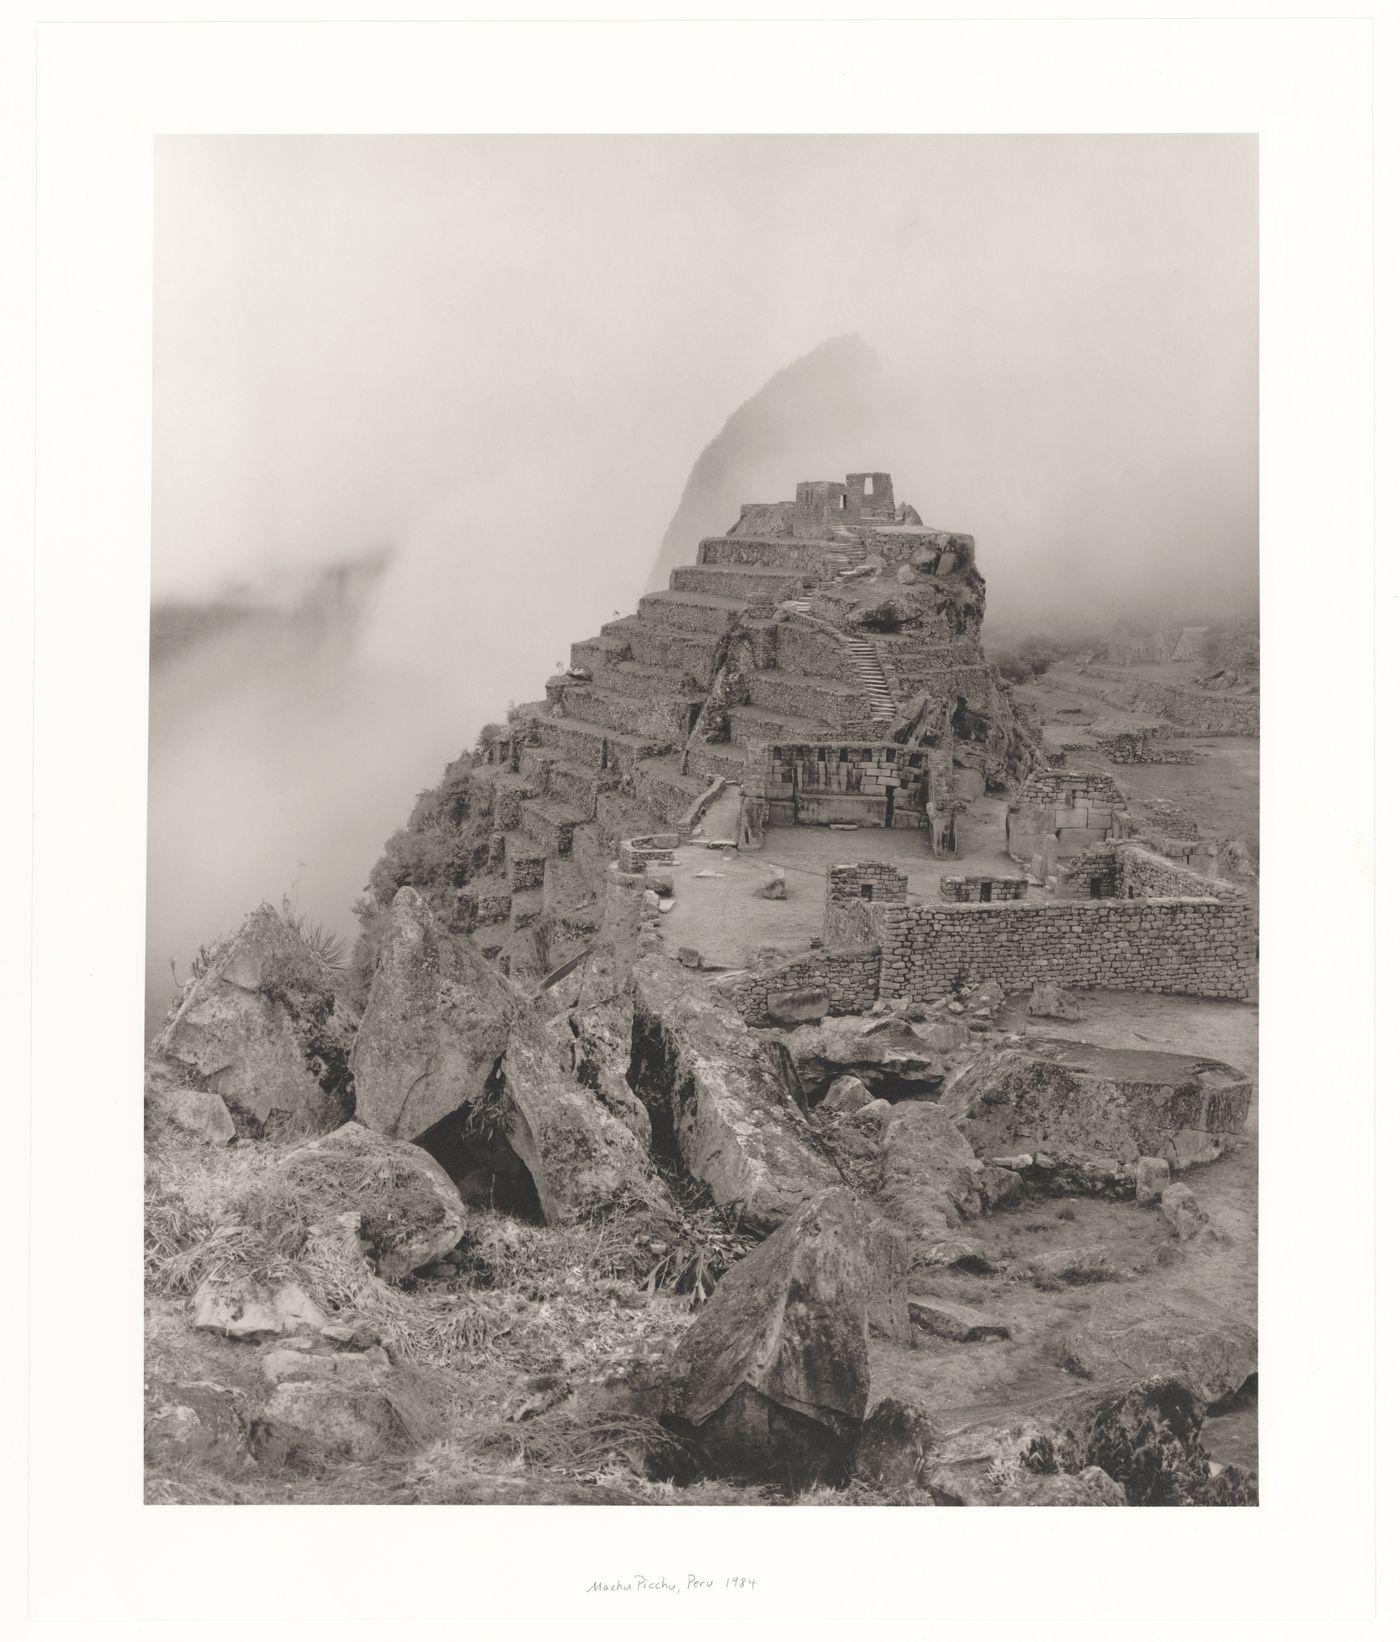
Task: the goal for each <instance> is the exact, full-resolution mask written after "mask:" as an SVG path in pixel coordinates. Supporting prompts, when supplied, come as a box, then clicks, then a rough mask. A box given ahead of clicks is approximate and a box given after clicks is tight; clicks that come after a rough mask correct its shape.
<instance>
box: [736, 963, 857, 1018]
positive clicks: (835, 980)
mask: <svg viewBox="0 0 1400 1642" xmlns="http://www.w3.org/2000/svg"><path fill="white" fill-rule="evenodd" d="M723 990H724V993H725V995H726V996H727V997H728V998H729V999H730V1001H731V1002H732V1003H733V1005H734V1007H735V1008H736V1009H737V1010H738V1011H739V1013H740V1015H742V1016H743V1018H744V1020H745V1021H746V1022H747V1023H748V1024H749V1025H750V1026H762V1025H764V1024H765V1023H766V1022H768V1021H769V1020H771V1018H772V1014H773V1011H774V1010H778V1011H781V1010H782V1008H783V1007H784V1005H785V1004H786V1003H788V1002H789V1001H790V1000H792V999H793V998H795V996H796V995H798V994H802V995H804V996H805V997H807V998H809V999H810V1013H811V1015H812V1017H813V1018H814V1019H815V1018H819V1017H820V1016H822V1015H860V1014H864V1012H865V1011H866V1010H867V1009H869V1008H870V1007H871V1005H872V1004H874V1003H875V1001H876V999H877V998H878V997H879V995H880V949H879V947H877V946H865V947H845V948H843V949H842V950H841V951H839V952H828V951H825V950H823V951H814V952H811V953H805V954H804V955H803V956H802V957H800V958H794V959H793V960H792V961H791V962H790V963H786V964H782V965H780V966H779V967H777V968H775V969H771V970H765V971H764V972H763V973H761V974H758V973H755V972H753V971H751V970H743V971H741V972H740V973H739V974H737V975H729V976H726V977H725V980H724V983H723Z"/></svg>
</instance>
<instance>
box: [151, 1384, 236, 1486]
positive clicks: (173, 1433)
mask: <svg viewBox="0 0 1400 1642" xmlns="http://www.w3.org/2000/svg"><path fill="white" fill-rule="evenodd" d="M249 1426H250V1420H249V1409H248V1399H247V1397H246V1396H245V1395H244V1394H243V1393H242V1392H241V1391H239V1390H237V1389H236V1388H235V1387H233V1386H227V1385H220V1384H218V1383H217V1382H216V1381H214V1380H184V1381H172V1380H155V1381H151V1382H149V1383H148V1384H147V1386H146V1428H145V1449H146V1459H147V1460H148V1461H149V1462H150V1463H152V1464H160V1463H162V1462H172V1461H173V1462H176V1463H179V1462H187V1461H190V1460H198V1461H200V1462H201V1463H203V1464H206V1465H209V1464H213V1465H215V1466H216V1467H220V1468H227V1469H238V1468H239V1467H240V1466H241V1465H243V1464H245V1463H246V1461H247V1458H248V1439H249Z"/></svg>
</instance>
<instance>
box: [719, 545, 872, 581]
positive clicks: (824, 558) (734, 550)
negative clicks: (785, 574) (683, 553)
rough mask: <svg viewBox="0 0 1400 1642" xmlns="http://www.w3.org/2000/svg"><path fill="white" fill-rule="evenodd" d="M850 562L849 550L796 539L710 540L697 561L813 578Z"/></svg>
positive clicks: (839, 546) (832, 572)
mask: <svg viewBox="0 0 1400 1642" xmlns="http://www.w3.org/2000/svg"><path fill="white" fill-rule="evenodd" d="M849 562H851V555H850V550H849V549H848V548H846V547H844V546H842V545H840V544H838V543H836V542H807V541H800V540H798V539H797V538H796V537H793V536H707V537H706V538H705V539H704V541H702V542H701V543H700V552H699V554H698V556H697V558H696V563H697V564H711V565H744V564H748V565H761V566H763V567H765V568H768V569H772V570H798V571H802V572H804V573H805V574H808V575H812V576H821V575H834V574H835V573H836V571H837V570H838V569H840V568H841V567H842V566H844V565H846V564H848V563H849Z"/></svg>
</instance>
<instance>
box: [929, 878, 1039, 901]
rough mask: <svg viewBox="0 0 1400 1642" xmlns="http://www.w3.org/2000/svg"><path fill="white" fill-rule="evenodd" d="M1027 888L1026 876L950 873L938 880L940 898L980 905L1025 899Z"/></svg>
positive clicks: (941, 899)
mask: <svg viewBox="0 0 1400 1642" xmlns="http://www.w3.org/2000/svg"><path fill="white" fill-rule="evenodd" d="M1026 888H1027V884H1026V880H1025V879H1024V878H999V877H991V876H987V877H981V878H958V877H954V876H951V875H950V876H948V877H946V878H940V879H939V880H938V899H939V900H940V901H949V902H959V903H961V902H973V903H977V904H979V905H981V904H985V903H988V902H994V901H1024V900H1025V898H1026Z"/></svg>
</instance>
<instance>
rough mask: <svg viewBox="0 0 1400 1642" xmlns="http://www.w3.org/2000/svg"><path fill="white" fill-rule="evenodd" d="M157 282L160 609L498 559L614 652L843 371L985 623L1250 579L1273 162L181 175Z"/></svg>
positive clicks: (1115, 145) (983, 160) (878, 163)
mask: <svg viewBox="0 0 1400 1642" xmlns="http://www.w3.org/2000/svg"><path fill="white" fill-rule="evenodd" d="M156 260H157V289H156V316H157V355H156V397H155V403H156V471H155V503H156V506H155V554H154V574H155V588H156V594H157V597H160V596H162V595H167V594H172V593H181V594H186V593H190V592H197V591H204V590H208V589H209V588H211V587H214V586H217V585H218V584H219V583H220V582H221V581H223V580H225V579H227V578H229V577H236V576H241V575H252V576H258V577H261V576H262V575H263V574H265V573H266V572H268V571H281V570H285V569H286V568H287V567H289V566H294V565H302V564H306V563H314V562H321V561H327V560H334V559H339V558H341V557H343V556H345V555H346V554H347V553H354V552H356V551H357V550H361V549H364V548H369V547H375V546H379V545H383V544H386V543H398V544H400V545H402V544H405V543H412V544H414V546H415V548H416V551H417V552H418V553H420V554H422V553H425V552H426V553H428V555H429V557H430V558H432V557H433V556H434V554H436V555H438V556H440V557H446V558H447V559H448V560H450V561H451V562H452V563H454V564H455V563H456V562H459V561H460V560H461V559H463V558H465V559H467V560H469V561H471V562H472V564H473V565H477V566H484V565H486V564H487V563H488V562H489V563H490V564H491V565H492V566H493V567H495V568H497V569H499V570H500V571H505V570H506V569H507V564H506V562H505V561H504V560H502V559H501V558H500V550H501V548H502V546H503V542H504V540H505V539H506V538H508V540H509V547H510V559H509V571H510V573H511V574H512V575H516V576H519V575H524V576H527V577H532V578H536V579H535V580H534V584H533V586H532V588H531V594H532V598H534V599H539V598H540V597H541V594H542V592H544V591H548V592H552V594H553V595H554V596H555V597H557V598H558V599H559V600H560V602H561V604H562V605H563V607H564V608H566V609H568V610H569V611H570V612H571V615H573V617H574V619H575V622H576V620H577V616H578V614H581V613H582V611H581V610H580V606H579V604H578V602H577V601H578V600H580V599H584V600H585V601H587V603H586V608H587V609H588V612H589V614H591V613H592V609H593V607H594V606H599V607H601V605H603V604H607V606H608V609H607V612H605V613H610V611H611V608H612V604H614V603H616V602H617V600H618V599H620V598H622V597H623V596H624V595H630V590H631V585H632V581H633V580H634V579H635V576H636V574H637V567H638V566H641V567H642V568H643V569H644V568H645V566H646V565H647V564H648V563H649V560H650V557H651V555H652V554H653V553H654V551H655V548H656V543H657V541H658V540H659V537H660V535H661V532H662V531H663V530H664V528H665V525H666V522H667V520H668V519H669V517H670V515H671V512H672V511H673V510H674V508H675V505H676V502H677V499H678V498H679V495H680V492H681V489H682V487H683V485H684V482H685V478H686V475H687V473H688V471H689V469H690V466H691V464H692V462H693V461H694V460H695V458H696V456H697V455H698V454H699V451H700V449H701V448H702V446H703V445H704V443H705V442H706V440H708V439H709V438H710V437H711V436H712V435H713V434H714V433H715V432H716V431H717V429H718V428H719V426H720V425H721V424H722V422H723V420H724V418H725V417H726V416H727V415H728V414H729V413H730V412H731V411H732V410H733V409H734V408H735V407H736V405H737V404H739V403H740V402H741V401H742V400H743V399H744V398H746V397H747V396H748V395H749V394H751V393H752V392H754V391H755V390H756V389H757V388H758V387H760V386H761V385H762V383H763V382H764V381H765V380H766V379H767V378H768V377H769V376H770V375H771V374H772V373H773V372H774V371H776V370H778V369H779V368H781V367H782V366H784V365H786V364H788V363H789V362H790V361H792V360H793V359H795V358H796V357H798V356H799V355H801V354H803V353H806V352H807V351H808V350H809V349H811V348H812V347H813V346H815V345H816V344H818V343H820V342H821V341H823V340H824V339H826V338H827V337H830V336H833V335H837V334H840V333H843V332H858V333H859V334H860V335H862V336H863V337H864V338H865V339H866V340H867V341H868V342H869V343H870V344H871V345H872V346H873V347H874V348H875V349H876V351H877V352H878V353H879V354H880V356H881V358H882V359H883V361H884V363H885V366H886V369H887V370H889V371H890V372H891V373H892V374H893V375H894V376H896V377H898V378H900V379H901V380H902V381H903V380H905V379H907V384H909V385H912V387H913V388H914V389H915V390H916V391H917V392H918V393H920V394H921V395H922V399H921V401H920V411H919V413H918V414H916V415H913V416H902V418H901V428H900V431H901V433H902V434H903V435H904V436H905V437H904V450H903V452H902V453H901V454H902V455H903V459H904V462H905V466H904V467H903V468H899V469H895V479H896V487H897V489H898V490H899V493H900V495H901V496H902V497H904V498H905V499H907V500H909V501H912V502H913V503H914V504H915V506H917V507H918V508H920V509H921V511H922V512H923V515H924V517H925V519H926V520H928V521H930V522H937V523H939V524H943V525H946V526H948V527H950V528H955V529H963V530H967V531H970V532H971V533H972V534H974V535H975V536H976V537H977V538H978V543H979V550H980V553H981V562H982V564H983V567H984V569H986V571H987V573H988V576H989V580H993V587H994V586H995V582H994V579H993V578H994V576H995V572H996V570H997V568H998V567H1004V568H1005V570H1006V572H1007V573H1008V574H1014V575H1018V576H1019V575H1021V574H1023V573H1026V574H1030V575H1031V576H1032V577H1033V578H1035V577H1038V576H1039V575H1040V574H1042V573H1043V572H1044V571H1046V570H1047V568H1048V567H1049V566H1050V565H1052V564H1054V563H1055V562H1056V561H1061V560H1062V559H1063V556H1064V555H1065V554H1066V553H1067V552H1068V553H1073V554H1074V555H1076V556H1078V557H1079V558H1080V559H1083V560H1088V561H1093V562H1094V563H1095V564H1096V565H1098V564H1100V563H1101V564H1102V565H1103V566H1104V568H1106V569H1107V570H1108V571H1109V573H1110V574H1111V575H1113V576H1114V577H1117V576H1118V575H1119V573H1120V568H1121V567H1123V566H1125V565H1126V566H1129V567H1132V566H1135V565H1141V566H1143V567H1151V566H1153V565H1155V564H1157V563H1158V562H1159V561H1160V558H1161V556H1162V555H1164V554H1166V555H1172V556H1174V557H1176V558H1179V559H1180V560H1181V561H1183V562H1184V564H1185V566H1186V567H1187V568H1188V569H1189V570H1190V571H1192V572H1193V573H1198V574H1201V575H1204V576H1207V577H1209V578H1211V579H1214V580H1220V579H1221V578H1224V579H1226V580H1228V579H1229V578H1230V577H1232V576H1233V577H1234V578H1235V584H1237V585H1243V584H1244V583H1246V582H1248V581H1249V579H1250V578H1251V577H1252V572H1253V561H1254V556H1255V553H1256V547H1257V525H1256V517H1257V516H1256V462H1257V434H1256V426H1257V402H1256V379H1257V258H1256V187H1255V144H1254V142H1253V140H1252V139H1249V138H1233V137H1232V138H1189V137H1188V138H1183V137H1165V138H1140V137H1127V138H1084V139H1079V138H1062V137H1055V138H1007V139H1002V138H983V137H975V138H942V137H939V138H885V137H876V138H762V137H759V138H645V137H622V138H592V137H584V138H520V137H506V138H424V139H419V138H326V139H315V138H312V139H307V138H292V139H278V138H267V139H247V138H232V139H173V140H170V141H167V142H165V143H163V144H162V145H161V147H160V151H159V156H158V171H157V258H156ZM894 461H895V458H894V457H893V456H891V457H889V458H888V459H886V460H881V459H880V453H876V452H858V453H853V455H852V459H851V466H852V467H864V466H884V467H891V468H893V467H894ZM911 462H914V463H917V464H919V465H918V466H917V468H912V467H910V466H909V464H910V463H911ZM792 477H793V481H794V482H795V481H796V480H797V479H798V478H807V477H817V475H814V474H813V475H809V474H794V475H793V476H792ZM760 499H764V498H747V497H736V498H735V508H736V511H737V505H738V503H739V502H740V501H743V500H760ZM444 538H445V539H444ZM541 575H544V576H547V581H548V587H547V589H544V588H542V586H541V583H540V581H539V580H538V577H539V576H541ZM597 584H602V585H601V587H599V586H598V585H597ZM590 588H594V589H595V596H594V597H593V598H592V599H591V600H589V591H590ZM598 591H602V592H605V593H606V594H607V596H605V597H601V598H600V597H597V596H596V594H597V592H598ZM609 599H611V602H609Z"/></svg>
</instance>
